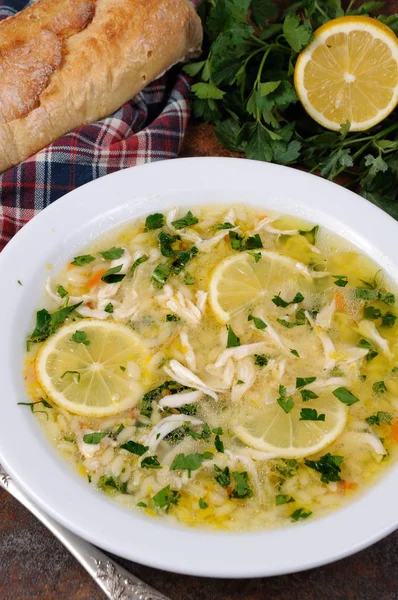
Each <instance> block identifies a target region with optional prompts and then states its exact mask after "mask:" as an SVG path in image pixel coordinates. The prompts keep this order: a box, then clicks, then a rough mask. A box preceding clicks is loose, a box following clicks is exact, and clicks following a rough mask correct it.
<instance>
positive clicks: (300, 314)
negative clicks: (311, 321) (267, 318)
mask: <svg viewBox="0 0 398 600" xmlns="http://www.w3.org/2000/svg"><path fill="white" fill-rule="evenodd" d="M305 319H306V317H305V312H304V310H303V309H302V308H299V310H298V311H297V312H296V320H295V321H287V320H286V319H276V320H277V322H278V323H279V324H280V325H283V327H287V328H288V329H291V328H292V327H298V326H300V325H305Z"/></svg>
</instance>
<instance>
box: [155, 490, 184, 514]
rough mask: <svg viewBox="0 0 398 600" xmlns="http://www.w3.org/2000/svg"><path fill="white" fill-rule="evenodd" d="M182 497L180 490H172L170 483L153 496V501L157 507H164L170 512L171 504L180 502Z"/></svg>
mask: <svg viewBox="0 0 398 600" xmlns="http://www.w3.org/2000/svg"><path fill="white" fill-rule="evenodd" d="M180 497H181V494H180V492H177V490H172V489H171V488H170V486H169V485H166V487H164V488H163V489H161V490H160V491H159V492H158V493H157V494H155V495H154V496H153V498H152V502H153V504H154V506H156V507H157V508H164V509H165V511H166V512H169V509H170V506H171V504H178V500H179V499H180Z"/></svg>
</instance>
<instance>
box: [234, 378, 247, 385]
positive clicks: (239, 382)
mask: <svg viewBox="0 0 398 600" xmlns="http://www.w3.org/2000/svg"><path fill="white" fill-rule="evenodd" d="M243 383H245V382H244V381H242V380H241V379H238V381H237V382H236V385H242V384H243Z"/></svg>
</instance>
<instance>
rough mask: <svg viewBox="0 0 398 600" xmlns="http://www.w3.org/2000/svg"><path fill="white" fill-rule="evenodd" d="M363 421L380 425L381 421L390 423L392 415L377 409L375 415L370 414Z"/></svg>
mask: <svg viewBox="0 0 398 600" xmlns="http://www.w3.org/2000/svg"><path fill="white" fill-rule="evenodd" d="M365 421H366V422H367V423H368V424H369V425H380V424H381V423H391V421H392V415H391V414H390V413H388V412H384V411H383V410H379V411H378V412H377V413H376V414H375V415H371V416H370V417H367V418H366V419H365Z"/></svg>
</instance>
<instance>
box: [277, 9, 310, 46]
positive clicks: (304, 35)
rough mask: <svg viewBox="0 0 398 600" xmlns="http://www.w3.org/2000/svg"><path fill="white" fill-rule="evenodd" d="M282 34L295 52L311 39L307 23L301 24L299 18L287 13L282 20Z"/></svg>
mask: <svg viewBox="0 0 398 600" xmlns="http://www.w3.org/2000/svg"><path fill="white" fill-rule="evenodd" d="M283 35H284V36H285V38H286V40H287V42H288V44H289V46H291V48H293V50H294V51H295V52H300V51H301V50H302V49H303V48H305V47H306V45H307V44H308V43H309V42H310V41H311V39H312V37H313V36H312V31H311V29H310V28H309V27H308V26H307V25H301V24H300V19H299V18H298V17H296V15H293V14H291V13H289V14H288V15H287V16H286V18H285V20H284V22H283Z"/></svg>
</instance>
